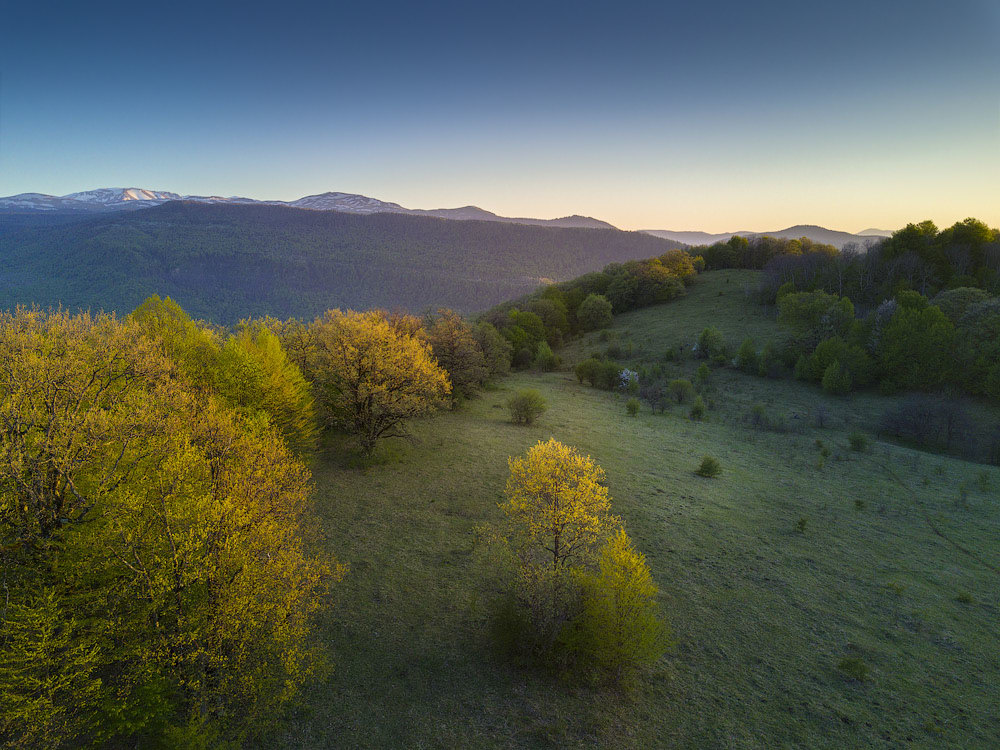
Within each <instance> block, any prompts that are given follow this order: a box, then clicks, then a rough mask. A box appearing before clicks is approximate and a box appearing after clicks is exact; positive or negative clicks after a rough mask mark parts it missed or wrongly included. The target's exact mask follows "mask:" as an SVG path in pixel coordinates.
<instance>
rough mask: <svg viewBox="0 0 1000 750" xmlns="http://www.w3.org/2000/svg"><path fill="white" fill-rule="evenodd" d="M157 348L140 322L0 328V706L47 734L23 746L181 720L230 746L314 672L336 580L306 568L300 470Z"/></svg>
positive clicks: (274, 439) (22, 319) (333, 572)
mask: <svg viewBox="0 0 1000 750" xmlns="http://www.w3.org/2000/svg"><path fill="white" fill-rule="evenodd" d="M163 343H164V342H163V340H162V339H160V338H151V337H149V336H147V335H146V333H145V330H144V328H143V327H142V326H141V325H140V324H139V323H138V322H137V321H135V320H129V321H126V323H125V324H122V323H120V322H119V321H117V320H115V319H114V318H111V317H109V316H99V317H96V318H95V317H92V316H89V315H78V316H70V315H68V314H66V313H64V312H57V313H51V314H45V313H39V312H37V311H23V310H22V311H18V312H17V313H13V314H11V313H5V314H0V351H2V352H3V354H4V356H3V363H4V365H3V367H0V578H2V583H3V589H4V598H5V607H4V611H3V613H2V615H0V698H2V701H3V705H4V707H5V709H6V708H7V707H8V706H15V707H16V710H17V711H18V712H19V716H20V719H15V722H16V723H17V722H19V721H21V720H25V719H30V721H31V722H32V725H30V726H29V730H30V731H34V730H35V729H36V727H37V730H38V731H40V732H44V733H48V734H51V735H52V737H48V736H47V735H46V734H41V735H39V736H38V737H33V738H29V739H28V740H27V741H28V742H39V743H40V744H43V745H49V746H51V745H57V744H60V743H69V742H73V743H74V744H85V745H92V744H93V745H101V744H117V743H113V742H112V740H117V739H120V738H128V737H132V738H137V737H138V736H139V735H141V734H143V733H147V734H159V733H161V732H163V731H165V729H166V728H167V727H168V726H170V725H177V724H178V723H180V724H186V723H187V722H188V721H189V720H197V721H199V722H207V723H209V724H217V725H223V724H224V725H226V726H228V728H229V729H230V730H233V732H234V734H233V736H234V737H237V738H238V737H240V732H241V731H242V732H247V731H250V730H253V729H254V728H255V727H256V726H259V725H261V724H262V723H263V722H265V721H266V720H267V717H268V716H271V715H273V712H274V710H276V709H277V708H278V707H279V706H281V705H283V704H284V703H285V702H287V700H289V699H290V698H291V697H292V696H293V695H294V694H295V692H296V690H297V689H298V688H299V687H300V686H301V685H302V684H303V682H304V681H305V680H306V679H307V678H308V677H309V675H310V674H311V672H312V671H313V670H314V669H315V668H316V667H317V665H318V664H319V659H318V656H319V654H318V652H317V651H315V649H314V647H313V645H312V644H311V643H310V637H311V622H312V618H313V616H314V614H315V613H316V611H317V609H318V608H319V606H320V603H321V601H322V597H323V594H324V591H325V589H326V587H327V585H328V583H329V581H330V580H331V579H335V578H336V577H337V576H338V575H339V572H340V569H339V566H337V565H336V564H335V563H334V564H333V565H329V564H327V563H325V562H323V561H320V560H318V559H316V558H313V557H311V556H310V555H309V554H307V553H306V552H305V547H304V540H303V535H302V534H303V530H304V529H305V528H306V526H307V517H306V502H307V498H308V492H309V473H308V471H307V470H306V468H305V466H303V465H302V463H301V462H300V461H299V460H298V459H296V458H295V457H294V456H293V455H292V454H291V453H290V452H289V450H288V449H287V447H286V446H285V443H284V441H283V440H282V439H281V437H280V436H279V434H278V433H277V432H276V430H275V429H274V427H273V426H272V425H270V424H269V423H268V422H267V421H266V420H260V419H255V418H251V417H247V416H245V415H242V414H240V413H239V412H237V411H235V410H233V409H232V408H231V407H230V406H228V405H227V404H226V403H225V402H224V401H223V400H222V399H221V398H219V397H218V396H217V395H216V394H214V393H213V392H211V391H207V390H205V389H195V388H194V387H192V384H191V382H190V381H188V380H187V379H186V378H185V376H184V375H183V373H179V372H178V369H177V368H176V367H175V366H174V365H173V363H172V362H170V360H169V359H168V357H167V356H166V355H165V353H164V345H163ZM27 655H33V658H32V659H31V660H30V663H28V662H26V661H25V658H26V656H27ZM54 675H61V677H60V679H58V680H54V679H52V678H53V676H54ZM109 676H110V677H111V679H108V678H109ZM236 717H239V719H238V721H237V720H236ZM5 721H6V717H4V721H0V739H2V740H4V741H5V742H6V741H7V740H9V739H10V733H11V728H10V727H9V726H5ZM36 722H37V724H36ZM240 727H243V729H242V730H241V729H240ZM21 731H23V726H22V727H18V726H15V727H14V728H13V735H14V739H15V740H17V741H18V742H20V741H21V738H19V737H18V736H17V735H18V734H19V733H20V732H21ZM55 735H58V737H57V736H55ZM126 744H136V743H135V742H134V741H133V742H131V743H126Z"/></svg>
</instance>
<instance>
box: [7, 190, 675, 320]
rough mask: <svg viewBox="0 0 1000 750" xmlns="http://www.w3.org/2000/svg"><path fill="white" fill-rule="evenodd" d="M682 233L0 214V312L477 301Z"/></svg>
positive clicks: (260, 211)
mask: <svg viewBox="0 0 1000 750" xmlns="http://www.w3.org/2000/svg"><path fill="white" fill-rule="evenodd" d="M679 246H680V245H679V243H674V242H670V241H667V240H663V239H659V238H656V237H652V236H650V235H647V234H643V233H640V232H622V231H618V230H614V229H574V228H559V227H544V226H529V225H522V224H508V223H502V222H492V221H448V220H445V219H438V218H432V217H422V216H407V215H402V214H372V215H357V214H346V213H338V212H333V211H304V210H301V209H294V208H285V207H281V206H240V205H233V206H226V205H208V204H195V203H183V202H176V203H170V204H165V205H162V206H157V207H153V208H148V209H143V210H142V211H135V212H126V213H123V214H113V215H102V216H98V217H94V216H83V217H76V218H75V219H74V220H73V221H67V220H66V217H65V216H52V217H40V218H37V219H34V220H32V221H26V220H23V217H22V218H19V217H9V216H5V215H3V214H0V256H2V257H3V258H4V263H3V264H2V266H0V308H13V307H14V306H16V305H18V304H24V305H31V304H38V305H42V306H43V307H45V306H49V305H57V304H62V305H63V306H66V307H70V308H73V309H77V308H82V309H94V310H97V309H103V310H109V311H118V312H119V313H123V314H124V313H127V312H128V311H130V310H132V309H134V308H135V307H136V306H137V305H139V304H141V302H142V301H143V300H144V299H145V298H146V297H148V296H149V295H150V294H153V293H157V294H161V295H169V296H170V297H172V298H173V299H176V300H179V301H180V302H181V303H182V304H183V305H184V308H185V309H186V310H188V312H190V313H191V314H192V315H194V316H195V317H198V318H204V319H207V320H212V321H214V322H216V323H222V324H234V323H236V322H237V321H239V320H241V319H243V318H248V317H253V316H262V315H275V316H278V317H282V318H286V317H297V318H303V319H311V318H313V317H315V316H316V315H318V314H320V313H322V312H323V311H324V310H326V309H328V308H330V307H341V308H345V309H346V308H352V309H358V310H360V309H373V308H389V309H394V308H396V307H400V308H403V309H405V310H408V311H410V312H420V311H423V310H425V309H437V308H438V307H440V306H444V307H449V308H452V309H455V310H459V311H461V312H463V313H470V312H475V311H481V310H485V309H487V308H489V307H490V306H492V305H495V304H499V303H501V302H503V301H504V300H509V299H512V298H514V297H517V296H519V295H522V294H526V293H528V292H530V291H532V290H533V289H535V288H536V287H537V286H538V285H539V283H540V281H541V280H543V279H555V280H563V279H569V278H572V277H575V276H578V275H579V274H581V273H585V272H587V271H591V270H595V269H598V268H601V267H603V266H604V265H606V264H608V263H612V262H622V261H627V260H629V259H632V258H645V257H653V256H656V255H659V254H662V253H664V252H665V251H667V250H668V249H670V248H672V247H679Z"/></svg>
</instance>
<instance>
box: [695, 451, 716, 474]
mask: <svg viewBox="0 0 1000 750" xmlns="http://www.w3.org/2000/svg"><path fill="white" fill-rule="evenodd" d="M721 472H722V465H721V464H720V463H719V459H717V458H713V457H712V456H705V457H704V458H702V459H701V463H700V464H698V468H697V469H695V471H694V473H695V474H697V475H698V476H700V477H708V478H712V477H717V476H718V475H719V474H720V473H721Z"/></svg>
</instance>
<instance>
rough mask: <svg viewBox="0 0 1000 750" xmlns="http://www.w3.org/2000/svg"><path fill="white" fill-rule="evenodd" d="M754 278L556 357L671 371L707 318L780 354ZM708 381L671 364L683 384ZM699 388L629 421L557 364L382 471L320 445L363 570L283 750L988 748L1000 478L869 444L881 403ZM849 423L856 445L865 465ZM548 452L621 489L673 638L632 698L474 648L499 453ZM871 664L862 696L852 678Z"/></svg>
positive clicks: (334, 542) (998, 683) (708, 282)
mask: <svg viewBox="0 0 1000 750" xmlns="http://www.w3.org/2000/svg"><path fill="white" fill-rule="evenodd" d="M755 276H756V275H755V273H754V272H747V271H726V272H712V273H708V274H704V275H703V276H700V277H699V278H698V280H697V282H696V283H695V285H694V286H692V287H691V288H690V289H689V294H688V296H686V297H684V298H682V299H680V300H676V301H674V302H671V303H668V304H665V305H659V306H654V307H650V308H646V309H643V310H639V311H636V312H632V313H628V314H625V315H621V316H618V317H617V318H616V321H615V325H614V328H613V329H612V332H611V334H610V335H609V336H604V337H602V335H600V334H597V333H594V334H588V336H587V338H585V339H583V340H580V341H578V342H576V343H575V344H574V345H573V346H571V347H567V348H566V349H565V350H564V351H563V354H564V356H565V357H566V359H567V363H566V364H567V365H572V364H573V362H574V361H575V359H577V358H579V357H583V356H586V354H587V353H589V352H590V351H592V350H594V349H600V348H603V347H606V346H607V345H608V343H609V342H610V341H612V340H618V341H619V342H624V341H627V340H631V341H632V342H634V346H633V361H634V362H637V363H638V362H642V361H647V362H648V361H652V360H653V359H656V358H660V359H661V361H662V358H661V357H660V353H661V352H662V351H663V349H664V348H666V347H667V346H676V347H681V345H682V344H690V343H691V342H692V341H693V340H694V338H695V337H696V336H697V333H698V332H699V331H700V330H701V329H702V328H703V327H705V326H706V325H714V326H716V327H718V328H719V329H720V331H721V332H722V333H723V335H724V336H725V337H726V338H727V340H728V341H729V342H730V344H732V345H736V344H738V343H739V341H740V340H741V339H742V337H743V336H745V335H747V334H750V335H753V336H755V337H756V338H757V339H758V341H759V343H764V342H765V341H767V340H769V339H772V338H773V339H777V338H779V337H781V336H782V335H783V334H782V332H781V330H780V329H779V328H778V327H777V325H776V324H775V323H774V322H773V320H771V319H770V317H769V316H768V314H767V312H766V310H765V308H761V307H759V306H756V305H753V304H751V303H749V302H747V301H746V299H745V296H744V294H743V288H744V286H747V285H751V284H753V282H754V280H755ZM602 338H604V339H605V340H603V341H602ZM699 363H700V362H699V361H698V360H694V359H693V358H691V357H690V356H688V357H686V358H683V359H681V360H679V361H674V362H671V363H667V365H666V366H668V367H669V368H671V372H672V373H673V374H674V375H675V376H676V377H693V375H694V371H695V368H696V367H697V366H698V365H699ZM523 387H531V388H536V389H538V390H539V391H540V392H541V393H542V394H543V395H544V397H545V398H546V399H547V400H548V402H549V410H548V411H547V412H546V413H545V415H543V416H542V418H541V419H540V420H539V421H538V422H537V423H536V424H535V425H534V426H532V427H530V428H524V427H515V426H514V425H512V424H511V423H510V422H509V421H508V419H507V414H506V410H505V409H504V408H503V404H504V403H505V402H506V400H507V398H508V397H509V396H510V395H511V393H512V392H514V391H516V390H517V389H520V388H523ZM704 394H705V397H706V401H707V402H708V404H709V410H708V414H707V418H706V420H705V421H704V422H693V421H690V420H689V419H688V418H687V411H688V408H689V406H688V405H683V406H676V405H675V406H673V407H671V408H669V409H668V410H667V412H666V413H665V414H652V413H651V412H650V410H649V409H648V407H646V406H643V408H642V410H641V412H640V414H639V416H638V417H635V418H632V417H628V416H627V415H626V412H625V397H624V396H622V395H618V394H614V393H608V392H603V391H599V390H596V389H593V388H589V387H586V386H583V385H580V384H579V383H578V382H577V380H576V378H575V377H574V376H573V375H572V373H571V372H569V371H567V370H565V369H564V370H563V371H558V372H554V373H548V374H519V375H515V376H512V377H511V378H509V379H508V380H506V381H504V382H503V383H502V385H501V386H500V387H499V388H497V389H495V390H491V391H487V392H485V393H484V394H483V395H482V396H481V397H479V398H477V399H474V400H472V401H470V402H468V403H467V404H466V405H465V406H464V407H463V408H461V409H459V410H457V411H452V412H443V413H439V414H438V415H436V416H434V417H433V418H430V419H426V420H423V421H421V422H420V423H418V424H417V425H415V439H414V440H413V442H403V441H399V442H396V443H390V444H388V445H386V446H385V447H384V448H383V450H382V452H381V454H380V456H381V463H380V464H377V465H375V466H372V467H371V468H369V469H368V470H359V469H356V468H350V467H349V466H347V465H346V464H345V463H344V460H343V459H342V458H341V457H340V456H342V455H343V454H342V452H341V451H340V446H339V445H337V444H334V443H332V442H331V443H330V444H329V445H328V446H327V451H326V452H325V453H324V454H323V455H322V456H321V457H320V458H319V459H318V461H317V463H316V465H315V466H314V467H313V472H314V477H315V481H316V485H317V492H316V498H317V500H316V502H317V504H318V507H319V510H320V513H321V515H322V519H323V526H324V528H325V533H326V543H327V544H329V547H330V549H331V550H332V551H334V552H335V553H336V555H337V556H338V557H339V558H340V559H343V560H346V561H348V562H349V563H350V564H351V566H352V567H351V572H350V573H349V575H348V576H347V578H346V579H345V582H344V583H343V584H342V586H341V588H340V591H339V595H338V600H337V602H336V604H335V606H334V607H333V608H332V609H331V611H330V613H329V615H328V617H327V620H326V623H325V626H324V633H323V635H324V638H325V640H326V643H327V644H328V647H329V652H330V654H331V656H332V658H333V660H334V672H333V674H332V675H331V677H330V678H329V680H328V681H327V682H326V683H324V684H322V685H320V686H318V687H317V688H316V689H314V690H312V691H311V692H310V694H309V696H308V698H307V699H306V701H305V704H304V705H303V706H302V707H301V709H300V710H299V711H298V712H297V713H296V714H295V715H294V716H292V717H291V718H290V719H289V720H288V721H287V722H286V723H285V724H284V725H283V726H282V727H281V728H280V729H279V730H278V731H277V733H276V735H275V737H274V743H273V744H275V745H276V746H278V747H287V748H293V747H294V748H320V747H330V746H342V747H595V746H600V747H610V748H649V747H683V748H709V747H748V748H749V747H759V748H772V747H810V748H824V747H826V748H842V747H886V748H888V747H898V746H902V745H906V746H913V747H956V748H958V747H988V746H990V745H991V744H993V742H994V740H995V738H996V737H997V736H1000V717H998V715H997V713H996V711H995V706H996V705H997V704H998V702H1000V664H998V662H997V659H996V617H997V611H998V607H1000V598H998V591H1000V587H998V586H997V570H998V568H1000V549H998V546H997V534H998V525H997V524H998V515H997V497H998V494H1000V470H998V469H997V468H995V467H985V466H983V465H981V464H972V463H967V462H963V461H959V460H956V459H953V458H949V457H945V456H937V455H931V454H928V453H922V452H919V451H915V450H911V449H909V448H906V447H901V446H898V445H895V444H892V443H889V442H884V441H881V440H879V439H878V438H877V436H876V435H875V434H874V432H873V426H874V424H875V423H876V422H877V420H878V416H879V414H880V413H881V412H882V410H884V409H885V408H886V407H887V406H888V405H891V404H892V403H894V399H892V398H887V397H882V396H877V395H870V394H860V395H854V396H851V397H848V398H838V397H833V396H828V395H826V394H824V393H823V392H822V391H821V390H819V389H818V388H816V387H815V386H811V385H806V384H802V383H798V382H795V381H789V380H768V379H764V378H757V377H752V376H747V375H744V374H742V373H739V372H737V371H735V370H732V369H715V370H713V372H712V375H711V377H710V380H709V383H708V385H707V386H706V387H705V389H704ZM755 404H761V405H762V408H763V409H765V410H766V412H767V413H768V414H769V415H771V416H775V417H776V416H778V415H784V417H785V418H786V423H787V427H786V430H785V431H784V432H776V431H771V430H766V429H755V428H753V427H752V426H751V425H750V424H748V422H747V421H746V419H745V417H746V415H747V414H748V412H750V411H751V409H752V407H753V405H755ZM820 406H822V407H823V408H824V409H825V410H826V412H827V418H826V419H825V420H824V421H825V425H826V426H825V427H818V426H817V420H816V415H817V410H818V407H820ZM981 411H982V412H983V414H984V415H985V416H989V417H990V418H992V419H996V418H997V414H996V411H995V410H993V411H990V410H988V409H985V408H983V409H981ZM853 430H861V431H863V432H864V433H865V434H866V435H867V437H868V439H869V441H870V443H871V444H870V446H869V448H868V449H867V450H866V451H863V452H856V451H852V450H851V449H850V447H849V440H848V438H849V434H850V433H851V431H853ZM550 436H551V437H555V438H556V439H557V440H559V441H561V442H563V443H566V444H569V445H573V446H575V447H577V448H578V449H580V450H581V451H582V452H584V453H587V454H590V455H591V456H592V457H593V458H594V459H595V460H596V461H597V463H599V464H600V465H601V466H602V467H603V468H604V469H605V471H606V472H607V480H608V484H609V487H610V490H611V495H612V507H613V510H614V511H615V512H616V513H618V514H620V515H621V516H622V517H623V519H624V521H625V524H626V527H627V529H628V531H629V533H630V535H631V536H632V538H633V539H634V540H635V543H636V545H637V546H638V547H639V549H641V550H642V551H643V552H644V553H645V554H646V556H647V559H648V562H649V564H650V566H651V568H652V571H653V576H654V579H655V580H656V581H657V583H658V584H659V586H660V604H661V607H662V611H663V613H664V614H665V616H666V617H667V618H668V619H669V620H670V622H671V624H672V627H673V630H674V633H675V636H676V638H677V641H678V644H677V646H676V648H675V649H674V650H673V651H672V652H670V653H668V655H667V656H666V657H665V658H664V659H663V660H662V661H661V662H660V663H659V664H658V665H657V667H656V668H655V669H654V670H653V672H652V673H651V674H650V675H648V676H647V677H646V678H645V679H644V681H643V682H642V684H640V685H639V686H638V689H637V690H636V691H635V692H634V693H632V694H628V695H622V694H620V693H617V692H611V691H608V692H605V691H602V690H594V689H589V688H573V687H570V686H567V685H564V684H561V683H560V682H559V681H558V680H557V679H555V678H551V677H547V676H544V675H539V674H537V673H535V672H531V671H522V670H520V669H517V668H515V667H513V666H511V665H509V664H508V663H506V662H505V661H503V660H502V659H500V658H499V657H495V656H494V655H493V652H492V650H491V647H490V643H489V639H488V636H487V634H486V632H485V628H484V613H483V608H482V602H481V598H480V594H479V588H478V585H477V581H478V577H479V576H481V575H483V571H480V570H477V568H476V565H475V558H474V554H473V543H474V536H475V528H476V527H477V526H478V525H480V524H482V523H484V522H488V521H493V520H496V519H497V518H498V516H499V513H500V512H499V510H498V508H497V503H498V502H499V501H500V500H501V498H502V493H503V486H504V481H505V479H506V476H507V473H508V468H507V458H508V456H512V455H519V454H523V453H524V452H525V451H526V450H527V449H528V448H529V447H530V446H531V445H533V444H534V443H536V442H537V441H539V440H546V439H548V438H549V437H550ZM817 441H821V444H822V445H823V446H825V447H826V448H827V449H828V450H829V456H827V457H824V456H823V455H822V452H821V448H820V447H819V445H818V444H817ZM704 455H712V456H715V457H716V458H718V459H719V460H720V462H721V464H722V474H721V475H720V476H719V477H718V478H716V479H702V478H700V477H697V476H695V475H694V469H695V468H696V467H697V465H698V463H699V461H700V460H701V458H702V456H704ZM821 459H822V460H821ZM845 660H848V661H846V662H845ZM849 660H856V661H854V662H852V661H849ZM858 662H860V663H863V664H864V665H865V666H866V667H867V668H868V675H867V677H866V678H865V679H864V680H863V681H858V680H856V679H854V678H852V677H851V676H850V675H849V674H848V673H846V672H845V671H844V669H841V668H839V666H840V665H842V664H844V665H845V668H847V667H849V666H850V665H851V664H857V663H858Z"/></svg>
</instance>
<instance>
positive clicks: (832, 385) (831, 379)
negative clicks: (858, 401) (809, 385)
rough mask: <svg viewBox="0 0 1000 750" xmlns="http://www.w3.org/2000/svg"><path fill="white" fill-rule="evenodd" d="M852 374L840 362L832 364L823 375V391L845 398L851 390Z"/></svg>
mask: <svg viewBox="0 0 1000 750" xmlns="http://www.w3.org/2000/svg"><path fill="white" fill-rule="evenodd" d="M851 385H852V383H851V373H850V372H849V371H848V370H847V368H846V367H844V366H843V365H842V364H841V363H840V360H839V359H838V360H837V361H836V362H834V363H833V364H831V365H830V366H829V367H827V368H826V372H824V373H823V390H824V391H826V392H827V393H833V394H836V395H838V396H843V395H844V394H846V393H849V392H850V390H851Z"/></svg>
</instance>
